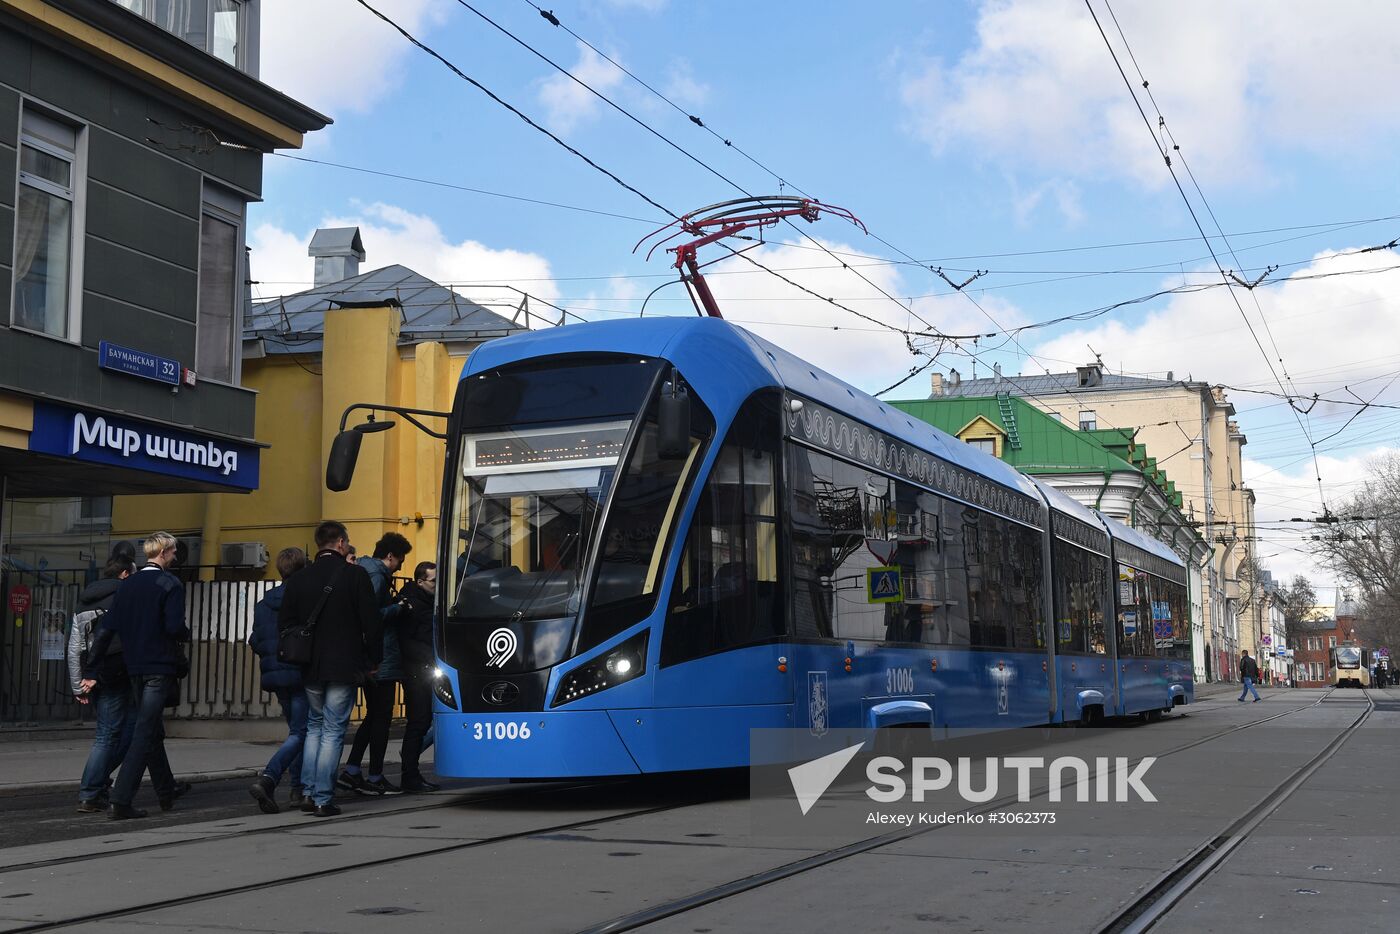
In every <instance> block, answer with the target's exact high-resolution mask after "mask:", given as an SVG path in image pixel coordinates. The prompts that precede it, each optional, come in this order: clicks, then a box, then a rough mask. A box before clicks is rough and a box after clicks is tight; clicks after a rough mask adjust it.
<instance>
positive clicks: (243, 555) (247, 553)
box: [219, 542, 267, 568]
mask: <svg viewBox="0 0 1400 934" xmlns="http://www.w3.org/2000/svg"><path fill="white" fill-rule="evenodd" d="M219 563H220V564H222V565H224V566H225V567H235V568H265V567H267V546H266V545H264V544H263V543H262V542H227V543H225V545H224V546H223V560H222V561H220V562H219Z"/></svg>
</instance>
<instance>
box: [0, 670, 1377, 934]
mask: <svg viewBox="0 0 1400 934" xmlns="http://www.w3.org/2000/svg"><path fill="white" fill-rule="evenodd" d="M1334 691H1335V689H1333V690H1329V691H1328V692H1327V694H1324V695H1323V696H1322V697H1320V698H1318V699H1317V700H1316V701H1313V702H1312V703H1309V704H1303V705H1300V706H1297V707H1292V708H1290V709H1288V710H1284V711H1281V712H1279V713H1276V714H1272V715H1270V716H1267V717H1261V718H1260V719H1258V720H1251V721H1249V722H1248V723H1242V724H1236V725H1234V726H1231V727H1228V728H1226V729H1223V730H1219V731H1217V732H1214V733H1212V734H1210V735H1209V736H1205V737H1201V738H1199V739H1196V740H1193V741H1191V742H1188V743H1183V744H1181V745H1179V746H1176V747H1173V748H1171V749H1169V750H1166V751H1164V752H1161V753H1158V754H1157V757H1158V758H1161V757H1163V756H1168V755H1174V754H1177V753H1180V752H1184V751H1186V750H1188V749H1193V748H1196V747H1198V746H1201V745H1204V744H1206V743H1211V742H1214V741H1216V740H1218V739H1221V738H1223V737H1225V736H1229V735H1231V734H1233V733H1237V732H1239V731H1241V730H1247V729H1252V728H1254V727H1256V726H1260V725H1262V724H1265V723H1269V722H1271V721H1274V720H1278V719H1280V718H1282V717H1287V716H1291V715H1293V714H1297V713H1300V712H1302V711H1304V710H1309V709H1312V708H1315V707H1317V706H1319V705H1321V704H1322V703H1323V701H1325V700H1326V699H1327V698H1328V697H1330V696H1331V695H1332V694H1333V693H1334ZM1368 711H1369V708H1368ZM1130 765H1131V763H1130ZM603 784H604V783H591V782H589V783H581V784H578V785H569V786H563V787H562V788H561V786H558V785H547V786H541V788H540V793H545V792H548V791H554V792H557V791H560V790H565V789H572V788H588V787H595V786H596V787H602V785H603ZM1047 793H1048V789H1039V790H1037V791H1036V792H1035V793H1034V794H1032V796H1031V797H1032V798H1038V797H1041V796H1043V795H1045V794H1047ZM507 797H511V796H510V795H507V794H501V795H492V796H490V797H489V798H487V797H482V798H477V799H474V801H473V803H474V802H475V801H482V802H484V801H487V800H498V799H502V798H507ZM710 800H713V797H711V796H700V797H693V798H690V799H688V800H683V801H679V802H675V803H667V804H662V805H658V806H652V807H645V808H633V809H629V810H626V811H622V812H620V813H616V814H605V815H602V816H594V817H590V818H586V819H581V820H574V821H568V822H565V823H560V824H553V825H548V826H544V827H532V828H529V829H524V830H519V831H512V832H510V833H503V834H496V835H493V836H490V837H483V838H480V839H476V840H467V841H461V840H458V841H454V842H452V843H444V844H442V845H439V846H431V847H427V848H425V849H422V850H418V851H415V852H412V853H403V854H397V855H394V856H385V857H377V858H373V859H363V860H356V861H353V862H350V863H344V864H340V865H337V866H328V867H325V868H323V869H316V870H310V871H307V872H302V873H293V874H290V875H285V876H281V877H279V878H277V879H272V880H262V881H257V882H249V883H241V884H238V885H231V886H225V887H222V888H217V889H213V890H210V891H205V892H195V893H190V894H187V895H179V896H172V897H170V898H164V899H153V900H151V901H148V902H142V903H140V904H137V905H129V906H126V907H121V908H112V909H106V910H101V911H93V912H88V913H84V914H79V915H73V916H70V917H66V918H55V919H52V920H45V921H40V922H34V923H30V924H19V925H16V926H15V927H11V928H8V929H7V930H6V932H5V934H38V932H41V931H56V930H63V929H66V928H71V927H77V926H80V925H84V924H93V923H98V922H104V921H112V920H117V919H122V918H131V917H134V916H138V915H143V914H146V913H150V912H156V911H161V910H164V909H169V908H177V907H182V906H186V905H193V904H199V903H202V902H211V901H216V900H218V899H221V898H228V897H232V896H237V895H242V894H246V893H248V892H255V891H266V890H268V889H272V888H279V887H282V886H286V885H293V884H296V883H301V882H310V881H315V880H318V879H327V878H333V877H336V876H340V875H344V874H346V873H352V872H358V871H361V870H365V869H373V868H377V867H381V866H391V865H395V864H402V863H406V862H411V861H414V860H419V859H428V858H434V857H440V856H443V855H446V854H449V853H456V852H463V851H468V850H473V849H481V848H484V847H489V846H494V845H498V844H501V843H509V842H512V841H517V840H527V839H531V838H535V837H540V836H546V835H550V834H558V833H562V832H567V831H573V830H584V829H588V828H593V827H598V826H601V825H606V824H610V823H615V822H619V821H624V820H630V819H632V818H636V817H645V816H649V815H652V814H659V813H664V812H667V811H674V810H681V809H684V808H688V807H694V806H697V805H699V804H704V803H706V802H708V801H710ZM462 803H463V802H462V800H461V799H460V798H452V799H448V800H444V801H442V802H441V803H435V804H429V805H424V806H423V807H420V808H406V809H402V810H389V811H379V812H373V813H366V814H357V815H351V816H349V817H345V818H341V819H340V820H338V821H337V822H336V823H338V824H343V823H345V822H346V821H347V820H357V821H362V820H369V819H373V818H375V817H388V816H395V815H400V814H405V813H415V812H419V811H431V810H437V809H441V808H445V807H450V806H453V805H460V804H462ZM1014 803H1017V798H1016V796H1015V795H1009V796H1003V797H1001V798H998V799H996V800H995V801H991V802H988V803H987V804H984V805H981V806H979V807H978V808H976V809H973V810H972V811H971V813H985V812H988V811H994V810H998V809H1000V808H1003V807H1006V806H1008V805H1010V804H1014ZM305 826H307V825H305V824H299V823H293V824H280V825H276V826H271V827H254V828H249V829H247V830H240V831H232V832H230V833H227V834H219V835H214V836H206V837H198V838H194V839H185V840H172V841H163V842H161V843H156V844H152V845H150V846H143V847H136V848H132V849H126V850H121V851H114V852H105V853H94V854H91V855H90V856H80V857H71V858H62V859H54V860H40V861H33V862H31V863H26V864H19V865H17V866H13V867H6V868H5V869H4V871H3V872H4V873H12V872H17V871H19V870H21V869H24V868H31V869H42V868H44V867H46V866H51V865H54V864H71V863H73V862H75V861H80V860H85V859H94V860H95V859H101V858H116V857H120V856H125V855H129V854H134V853H149V852H150V851H152V850H166V849H171V848H174V847H179V846H190V845H194V844H198V843H205V842H211V841H224V840H228V839H233V838H240V837H247V836H253V835H262V834H275V833H278V832H282V831H292V830H295V829H298V828H301V827H305ZM936 829H938V828H937V827H926V828H919V829H914V828H908V829H904V830H900V831H894V832H891V833H888V834H881V835H879V836H876V837H872V838H868V839H866V840H861V841H857V842H855V843H851V844H847V845H845V846H842V847H837V848H833V849H831V850H827V851H825V852H822V853H817V854H814V855H812V856H809V857H805V858H803V859H800V860H796V861H794V862H791V863H786V864H783V865H781V866H777V867H774V868H773V869H769V870H765V871H763V872H760V873H757V874H754V875H750V876H746V877H744V878H742V879H736V880H733V881H731V882H727V883H722V884H720V885H718V886H714V887H711V888H708V889H705V890H702V891H700V892H696V893H692V894H690V895H687V896H682V897H680V898H677V899H673V900H670V901H667V902H664V903H661V904H658V905H655V906H652V907H650V908H646V909H643V910H641V911H638V912H634V913H631V914H628V915H624V916H621V917H618V918H614V919H612V920H609V921H605V922H603V923H601V924H597V925H592V926H590V927H587V928H584V929H582V930H581V931H580V932H579V934H614V932H621V931H630V930H634V929H636V928H639V927H642V926H644V925H646V924H650V923H652V922H654V921H659V920H662V919H664V918H668V917H671V916H673V915H678V914H682V913H684V912H687V911H691V910H693V909H696V908H700V907H703V906H704V905H708V904H712V903H715V902H718V901H722V900H724V899H726V898H731V897H733V896H736V895H740V894H743V893H745V892H749V891H753V890H754V889H758V888H761V887H763V886H765V885H769V884H772V883H774V882H779V881H782V880H785V879H789V878H792V877H794V876H798V875H801V874H803V873H805V872H810V871H812V870H814V869H818V868H820V867H823V866H827V865H830V864H832V863H835V862H839V861H840V860H843V859H847V858H849V857H851V856H857V855H860V854H862V853H868V852H870V851H872V850H876V849H879V848H881V847H885V846H890V845H892V844H895V843H899V842H901V841H904V840H908V839H911V838H913V837H917V836H920V835H922V834H925V833H928V832H930V831H931V830H936Z"/></svg>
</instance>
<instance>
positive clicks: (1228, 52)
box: [901, 0, 1400, 187]
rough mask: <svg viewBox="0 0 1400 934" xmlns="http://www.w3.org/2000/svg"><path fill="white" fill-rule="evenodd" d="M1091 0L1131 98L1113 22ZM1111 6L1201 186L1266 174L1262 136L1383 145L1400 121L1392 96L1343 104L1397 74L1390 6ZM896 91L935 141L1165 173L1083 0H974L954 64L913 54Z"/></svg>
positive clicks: (1057, 165)
mask: <svg viewBox="0 0 1400 934" xmlns="http://www.w3.org/2000/svg"><path fill="white" fill-rule="evenodd" d="M1095 9H1096V10H1097V11H1098V13H1099V17H1100V19H1101V20H1102V21H1103V24H1104V28H1105V30H1106V31H1107V33H1108V35H1109V37H1110V39H1111V41H1112V42H1113V44H1114V46H1115V48H1116V49H1117V51H1118V55H1119V58H1120V60H1121V61H1122V63H1123V67H1124V68H1125V69H1126V70H1127V72H1128V75H1129V77H1130V79H1131V80H1132V83H1133V85H1134V88H1135V89H1136V90H1138V92H1139V94H1140V96H1141V95H1142V90H1141V88H1140V87H1138V84H1139V81H1138V78H1137V75H1136V72H1135V71H1134V70H1133V65H1132V62H1131V61H1130V60H1129V58H1128V56H1127V55H1126V54H1125V53H1124V50H1123V46H1122V41H1121V39H1119V37H1118V34H1117V31H1116V30H1115V28H1114V25H1113V22H1112V20H1111V19H1109V18H1108V16H1107V14H1106V10H1105V8H1104V7H1103V6H1102V5H1096V6H1095ZM1115 12H1116V13H1117V15H1118V20H1119V22H1120V23H1121V24H1122V26H1123V31H1124V32H1125V33H1126V35H1127V37H1128V41H1129V42H1130V43H1131V46H1132V51H1133V53H1134V56H1135V57H1136V59H1137V62H1138V64H1139V65H1141V66H1142V69H1143V73H1144V74H1145V75H1146V76H1147V78H1148V80H1149V81H1150V82H1151V91H1152V93H1153V95H1155V97H1156V100H1157V102H1158V104H1160V106H1161V107H1162V112H1163V114H1164V115H1165V116H1166V118H1167V121H1168V123H1169V126H1170V127H1171V128H1172V131H1173V132H1174V134H1175V135H1176V138H1177V140H1178V141H1179V142H1180V143H1181V145H1182V150H1183V153H1184V155H1185V156H1186V158H1187V159H1188V160H1189V161H1190V164H1191V167H1192V169H1193V170H1194V171H1195V173H1196V175H1197V176H1198V177H1200V178H1201V180H1202V183H1203V184H1208V183H1210V182H1220V181H1231V182H1254V183H1258V182H1259V181H1261V180H1265V181H1267V177H1268V173H1267V171H1266V167H1265V162H1266V154H1267V153H1268V152H1270V151H1271V150H1279V149H1297V150H1307V151H1324V152H1331V153H1341V152H1346V151H1348V150H1353V151H1354V150H1355V148H1356V147H1358V146H1360V145H1362V144H1363V141H1368V142H1369V144H1370V145H1371V146H1374V147H1376V148H1375V149H1374V150H1373V152H1372V153H1371V154H1372V155H1377V154H1382V153H1384V152H1385V151H1386V150H1385V148H1383V147H1387V146H1388V143H1389V140H1388V139H1386V138H1384V137H1385V136H1386V135H1387V134H1394V133H1395V131H1396V130H1397V129H1400V111H1396V110H1395V109H1394V108H1387V107H1383V106H1378V107H1367V106H1341V104H1342V103H1345V102H1347V101H1353V102H1354V101H1355V100H1356V95H1357V94H1358V91H1360V90H1361V89H1364V88H1368V87H1369V88H1378V87H1389V86H1390V85H1392V84H1393V83H1394V82H1395V81H1396V80H1397V79H1400V5H1395V4H1369V3H1357V2H1350V3H1337V4H1326V5H1318V4H1316V3H1313V2H1309V0H1280V2H1276V3H1272V4H1269V5H1268V6H1267V7H1261V6H1259V5H1256V4H1246V3H1224V4H1222V3H1217V2H1213V0H1181V2H1176V3H1139V4H1122V5H1121V8H1115ZM906 60H907V57H906ZM901 93H902V97H903V101H904V104H905V105H906V108H907V113H908V116H909V123H910V129H911V130H912V131H913V132H914V133H915V134H917V135H918V136H920V137H922V138H923V139H925V140H926V141H927V142H928V143H929V144H930V145H931V146H932V147H933V149H934V150H935V151H937V152H943V151H945V150H951V149H958V150H970V151H975V152H976V153H977V154H978V155H979V157H981V158H990V159H994V160H997V161H1000V162H1002V163H1004V164H1013V165H1021V166H1028V167H1033V168H1036V169H1038V170H1041V171H1045V172H1050V173H1056V174H1064V175H1074V176H1077V177H1085V178H1095V177H1100V176H1102V175H1103V174H1105V173H1109V174H1115V175H1120V176H1128V177H1130V178H1132V179H1134V180H1136V181H1138V182H1141V183H1143V184H1146V185H1149V186H1151V187H1160V186H1162V185H1166V184H1169V183H1170V178H1169V176H1168V175H1167V172H1166V170H1165V167H1164V166H1163V165H1162V159H1161V156H1160V155H1159V154H1158V153H1157V152H1156V150H1155V149H1154V147H1153V144H1152V142H1151V140H1150V139H1149V138H1148V130H1147V128H1146V127H1145V126H1144V125H1143V122H1142V118H1141V116H1140V115H1139V114H1138V111H1137V109H1136V107H1134V105H1133V103H1132V100H1131V98H1130V97H1129V96H1128V89H1127V88H1126V87H1125V86H1124V84H1123V82H1122V79H1121V78H1120V77H1119V75H1118V72H1117V69H1116V67H1115V66H1114V64H1113V61H1112V59H1111V58H1110V57H1109V53H1108V50H1107V48H1105V46H1104V42H1103V38H1102V37H1101V36H1100V34H1099V30H1098V28H1097V27H1096V26H1095V25H1094V22H1093V20H1092V19H1091V18H1090V16H1089V12H1088V10H1086V9H1085V7H1084V4H1083V3H1081V2H1079V0H1017V2H1010V0H986V2H983V3H982V4H981V8H980V11H979V14H978V18H977V24H976V38H975V40H974V42H973V44H972V47H971V49H970V50H969V51H967V52H966V53H965V54H964V55H962V56H961V57H960V58H959V59H958V60H957V61H955V62H944V61H940V60H927V59H925V60H924V61H923V62H922V63H921V65H920V66H918V67H915V68H912V69H910V71H909V72H908V73H907V75H906V77H905V80H904V83H903V86H902V89H901ZM1363 93H1364V92H1363ZM1143 104H1144V107H1145V108H1147V109H1148V115H1149V117H1150V118H1151V121H1152V122H1153V124H1155V123H1156V114H1155V113H1154V112H1153V111H1152V109H1151V104H1150V102H1148V101H1147V100H1146V98H1145V97H1143ZM1378 137H1380V138H1378Z"/></svg>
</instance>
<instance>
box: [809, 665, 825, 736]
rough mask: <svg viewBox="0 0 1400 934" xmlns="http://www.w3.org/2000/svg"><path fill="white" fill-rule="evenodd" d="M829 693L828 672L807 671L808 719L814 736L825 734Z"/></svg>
mask: <svg viewBox="0 0 1400 934" xmlns="http://www.w3.org/2000/svg"><path fill="white" fill-rule="evenodd" d="M826 710H827V695H826V672H824V671H809V672H807V721H808V723H810V724H811V726H810V729H811V731H812V735H813V736H825V735H826V730H827V723H826Z"/></svg>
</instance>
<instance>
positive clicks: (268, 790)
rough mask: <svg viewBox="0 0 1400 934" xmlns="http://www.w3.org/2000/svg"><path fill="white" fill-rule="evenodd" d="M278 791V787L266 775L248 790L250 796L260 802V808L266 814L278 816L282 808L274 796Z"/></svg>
mask: <svg viewBox="0 0 1400 934" xmlns="http://www.w3.org/2000/svg"><path fill="white" fill-rule="evenodd" d="M276 791H277V786H276V785H274V784H273V782H272V779H270V778H268V777H267V776H266V775H260V776H258V780H257V781H255V782H253V784H252V785H251V786H250V787H249V788H248V794H250V795H252V796H253V800H254V801H256V802H258V808H259V809H260V810H261V811H262V812H263V813H264V814H277V813H280V812H281V810H282V809H281V808H279V807H278V806H277V799H276V798H275V797H274V796H273V795H274V794H275V793H276Z"/></svg>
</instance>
